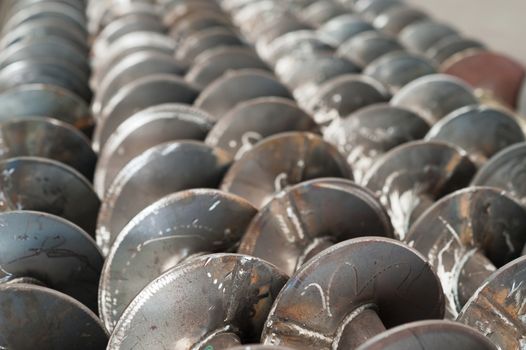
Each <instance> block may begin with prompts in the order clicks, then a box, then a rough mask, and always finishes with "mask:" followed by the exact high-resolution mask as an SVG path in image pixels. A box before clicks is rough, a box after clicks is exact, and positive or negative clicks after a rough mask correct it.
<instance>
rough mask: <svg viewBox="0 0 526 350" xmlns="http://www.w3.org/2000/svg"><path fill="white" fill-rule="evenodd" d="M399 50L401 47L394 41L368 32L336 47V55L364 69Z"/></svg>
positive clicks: (376, 33)
mask: <svg viewBox="0 0 526 350" xmlns="http://www.w3.org/2000/svg"><path fill="white" fill-rule="evenodd" d="M401 50H402V46H401V45H400V44H399V43H398V41H397V40H396V39H394V38H392V37H390V36H387V35H385V34H382V33H380V32H377V31H372V30H369V31H366V32H363V33H360V34H357V35H356V36H354V37H353V38H351V39H350V40H347V41H345V42H343V43H342V44H341V45H340V46H339V47H338V51H337V52H336V54H337V55H339V56H343V57H346V58H347V59H349V60H351V61H352V62H354V63H356V64H358V65H359V66H360V67H366V66H368V65H369V64H370V63H371V62H373V61H374V60H376V59H377V58H380V57H382V56H384V55H386V54H387V53H389V52H394V51H401Z"/></svg>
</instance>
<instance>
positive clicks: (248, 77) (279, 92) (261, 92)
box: [195, 69, 292, 120]
mask: <svg viewBox="0 0 526 350" xmlns="http://www.w3.org/2000/svg"><path fill="white" fill-rule="evenodd" d="M270 96H274V97H285V98H292V95H291V94H290V92H289V90H288V89H287V88H286V87H285V86H284V85H283V84H282V83H281V82H279V81H278V80H277V79H276V78H275V77H274V76H273V75H271V74H270V73H268V72H266V71H262V70H258V69H241V70H238V71H234V72H227V73H226V74H224V75H223V76H222V77H221V78H219V79H217V80H215V81H214V82H213V83H212V84H210V85H209V86H208V87H207V88H206V89H205V90H203V91H202V92H201V94H200V95H199V97H198V98H197V100H196V101H195V106H196V107H198V108H201V109H203V110H205V111H207V112H208V113H210V114H211V115H212V116H214V117H215V118H216V119H217V120H219V119H221V118H222V117H223V116H224V115H225V114H226V113H227V112H228V111H229V110H230V109H232V108H234V107H235V106H236V105H237V104H238V103H241V102H245V101H248V100H251V99H254V98H258V97H270Z"/></svg>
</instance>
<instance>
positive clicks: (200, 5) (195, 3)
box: [163, 0, 220, 27]
mask: <svg viewBox="0 0 526 350" xmlns="http://www.w3.org/2000/svg"><path fill="white" fill-rule="evenodd" d="M203 11H206V12H213V11H220V6H219V4H218V3H216V2H215V1H209V0H192V1H175V2H174V1H171V2H170V3H169V5H168V9H167V11H166V14H165V16H164V19H163V23H164V25H166V26H167V27H172V26H174V25H176V24H177V23H178V22H179V21H180V20H181V18H184V16H187V15H189V14H190V13H196V12H203Z"/></svg>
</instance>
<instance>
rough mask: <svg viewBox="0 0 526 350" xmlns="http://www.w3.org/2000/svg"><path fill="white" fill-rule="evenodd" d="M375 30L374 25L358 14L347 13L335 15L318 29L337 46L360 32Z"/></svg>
mask: <svg viewBox="0 0 526 350" xmlns="http://www.w3.org/2000/svg"><path fill="white" fill-rule="evenodd" d="M371 30H374V27H373V26H372V25H371V24H370V23H369V22H367V21H365V20H364V19H362V18H361V17H360V16H358V15H352V14H345V15H341V16H338V17H335V18H333V19H331V20H330V21H328V22H327V23H325V24H324V25H323V26H321V27H320V28H319V29H318V33H320V35H322V36H323V37H324V38H327V40H329V42H331V43H333V44H334V45H335V46H340V45H341V44H343V43H344V42H346V41H347V40H350V39H352V38H354V37H355V36H357V35H358V34H360V33H363V32H367V31H371Z"/></svg>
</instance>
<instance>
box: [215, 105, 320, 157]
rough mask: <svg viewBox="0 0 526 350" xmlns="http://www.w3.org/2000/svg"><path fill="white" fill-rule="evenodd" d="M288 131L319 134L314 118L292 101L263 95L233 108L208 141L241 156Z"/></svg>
mask: <svg viewBox="0 0 526 350" xmlns="http://www.w3.org/2000/svg"><path fill="white" fill-rule="evenodd" d="M288 131H307V132H314V133H319V129H318V126H317V124H316V123H315V122H314V120H313V119H312V118H311V117H310V116H309V115H308V114H307V113H305V112H304V111H303V110H302V109H301V108H299V107H298V106H297V105H296V104H295V103H294V102H292V101H291V100H289V99H285V98H279V97H262V98H257V99H253V100H250V101H247V102H243V103H240V104H238V105H237V107H234V108H233V109H232V110H230V112H228V113H227V114H226V115H225V116H224V117H223V118H221V119H220V120H219V121H218V122H217V124H216V125H215V126H214V128H213V129H212V130H211V131H210V133H209V134H208V136H207V137H206V141H205V143H206V144H208V145H210V146H214V147H220V148H222V149H223V150H224V151H226V152H227V153H229V154H230V155H231V157H232V158H235V159H239V158H240V157H241V156H242V155H243V154H244V153H245V152H247V151H249V150H250V149H252V147H253V146H254V144H256V143H257V142H259V141H261V140H263V139H265V138H267V137H269V136H273V135H275V134H279V133H282V132H288Z"/></svg>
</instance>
